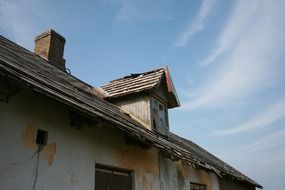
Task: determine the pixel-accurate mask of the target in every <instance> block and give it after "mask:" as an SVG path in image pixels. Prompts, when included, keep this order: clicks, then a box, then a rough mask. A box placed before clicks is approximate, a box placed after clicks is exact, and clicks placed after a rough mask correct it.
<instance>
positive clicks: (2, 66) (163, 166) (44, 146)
mask: <svg viewBox="0 0 285 190" xmlns="http://www.w3.org/2000/svg"><path fill="white" fill-rule="evenodd" d="M64 44H65V39H64V38H63V37H62V36H60V35H59V34H58V33H56V32H55V31H53V30H49V31H47V32H44V33H42V34H41V35H39V36H37V37H36V39H35V51H34V52H30V51H28V50H27V49H25V48H23V47H20V46H19V45H17V44H15V43H14V42H12V41H10V40H8V39H6V38H5V37H3V36H0V152H1V153H0V161H1V162H0V190H28V189H31V190H35V189H40V190H48V189H53V190H63V189H66V190H79V189H80V190H83V189H84V190H94V189H95V190H253V189H256V188H262V186H261V185H260V184H258V183H257V182H255V181H254V180H252V179H250V178H249V177H247V176H246V175H244V174H242V173H241V172H239V171H238V170H236V169H235V168H233V167H231V166H230V165H228V164H227V163H225V162H223V161H222V160H220V159H219V158H217V157H215V156H214V155H212V154H211V153H209V152H207V151H206V150H204V149H203V148H201V147H200V146H198V145H197V144H195V143H193V142H191V141H190V140H187V139H184V138H182V137H179V136H177V135H175V134H173V133H172V132H171V131H170V130H169V128H170V127H171V126H169V123H168V109H171V108H175V107H178V106H179V105H180V103H179V99H178V96H177V94H176V92H175V88H174V85H173V82H172V80H171V76H170V72H169V69H168V68H161V69H155V70H152V71H149V72H144V73H137V74H131V75H129V76H125V77H122V78H120V79H116V80H113V81H111V82H110V83H108V84H106V85H104V86H102V87H93V86H91V85H89V84H87V83H85V82H83V81H81V80H80V79H78V78H76V77H74V76H72V75H71V74H69V72H67V69H66V67H65V60H64V59H63V54H64Z"/></svg>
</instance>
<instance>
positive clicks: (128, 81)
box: [101, 67, 180, 108]
mask: <svg viewBox="0 0 285 190" xmlns="http://www.w3.org/2000/svg"><path fill="white" fill-rule="evenodd" d="M162 83H165V84H166V85H165V86H166V89H165V90H166V93H167V107H168V108H174V107H179V106H180V102H179V99H178V96H177V93H176V91H175V88H174V85H173V82H172V79H171V76H170V73H169V69H168V67H166V68H159V69H155V70H151V71H148V72H143V73H135V74H130V75H127V76H124V77H122V78H119V79H115V80H112V81H110V82H109V83H108V84H106V85H104V86H101V90H103V92H104V93H103V94H104V98H105V99H114V98H118V97H123V96H126V95H130V94H135V93H139V92H143V91H150V90H153V89H156V88H158V87H159V86H160V85H162Z"/></svg>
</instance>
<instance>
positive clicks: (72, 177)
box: [0, 91, 159, 190]
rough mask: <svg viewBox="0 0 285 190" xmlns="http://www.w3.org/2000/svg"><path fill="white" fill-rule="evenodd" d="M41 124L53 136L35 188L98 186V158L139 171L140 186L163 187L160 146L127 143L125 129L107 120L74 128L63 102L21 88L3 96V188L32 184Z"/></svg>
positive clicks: (0, 168)
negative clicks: (96, 169) (17, 91)
mask: <svg viewBox="0 0 285 190" xmlns="http://www.w3.org/2000/svg"><path fill="white" fill-rule="evenodd" d="M37 128H40V129H44V130H47V131H48V135H49V137H48V145H47V146H46V147H45V148H44V149H43V151H42V152H41V153H40V159H39V175H38V180H37V184H36V189H41V190H50V189H53V190H57V189H58V190H64V189H66V190H67V189H68V190H72V189H84V190H94V187H95V163H96V162H97V163H100V164H105V165H110V166H114V167H119V168H125V169H129V170H131V171H134V174H135V175H134V180H133V181H134V182H135V184H134V187H135V189H137V190H139V189H159V177H158V176H159V175H158V174H159V170H158V156H157V155H158V153H157V150H156V149H153V148H151V149H147V150H144V149H142V148H139V147H136V146H133V145H127V144H126V143H125V138H124V135H122V133H121V132H120V131H119V130H117V129H114V128H111V127H108V126H104V125H103V126H102V125H100V126H91V127H88V126H85V127H83V128H81V129H75V128H72V127H70V117H69V112H68V111H67V109H66V108H64V107H63V106H62V105H61V104H60V103H56V102H55V101H52V100H50V99H47V98H45V97H43V96H41V95H35V94H34V93H32V92H27V91H22V92H20V93H18V94H17V95H16V96H13V97H12V98H11V99H10V101H9V102H8V103H5V102H0V153H1V154H0V190H22V189H23V190H24V189H25V190H27V189H32V187H33V182H34V179H35V173H36V157H34V158H31V156H32V155H33V154H34V153H35V152H36V151H37V146H36V145H35V130H36V129H37ZM54 147H56V151H54ZM52 157H53V159H51V158H52ZM51 161H52V162H51Z"/></svg>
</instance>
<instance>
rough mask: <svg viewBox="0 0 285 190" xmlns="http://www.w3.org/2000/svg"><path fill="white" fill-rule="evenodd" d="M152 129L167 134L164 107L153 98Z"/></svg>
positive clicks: (165, 110)
mask: <svg viewBox="0 0 285 190" xmlns="http://www.w3.org/2000/svg"><path fill="white" fill-rule="evenodd" d="M152 115H153V116H152V117H153V128H154V129H155V130H157V131H158V132H161V133H167V132H168V118H167V109H166V106H165V105H164V104H163V103H161V102H160V101H158V100H156V99H155V98H153V99H152Z"/></svg>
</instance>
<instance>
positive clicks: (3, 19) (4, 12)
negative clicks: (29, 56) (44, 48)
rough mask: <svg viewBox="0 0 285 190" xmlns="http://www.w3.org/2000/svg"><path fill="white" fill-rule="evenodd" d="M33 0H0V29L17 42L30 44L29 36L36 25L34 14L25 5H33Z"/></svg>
mask: <svg viewBox="0 0 285 190" xmlns="http://www.w3.org/2000/svg"><path fill="white" fill-rule="evenodd" d="M33 3H34V2H33V0H29V1H22V0H12V1H11V0H1V1H0V31H1V32H2V33H3V34H4V35H5V36H8V37H10V38H12V39H13V40H14V41H16V42H17V43H18V44H21V45H25V46H27V44H30V40H31V39H29V37H30V36H31V33H32V31H33V29H34V28H35V27H36V26H35V25H36V21H35V20H36V19H37V18H36V16H35V15H34V14H32V13H31V12H30V10H29V9H28V8H27V7H26V5H27V4H28V5H29V4H31V5H33Z"/></svg>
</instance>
